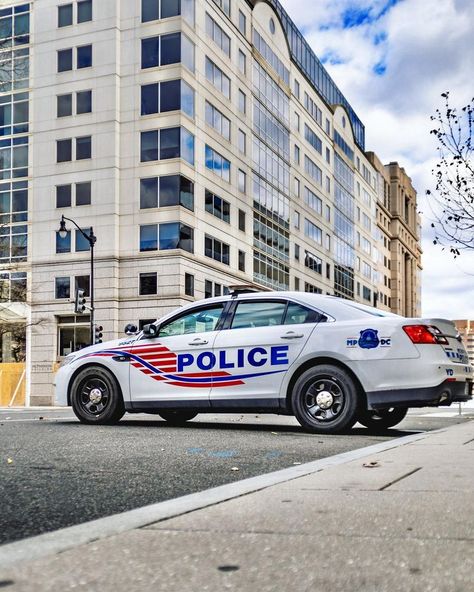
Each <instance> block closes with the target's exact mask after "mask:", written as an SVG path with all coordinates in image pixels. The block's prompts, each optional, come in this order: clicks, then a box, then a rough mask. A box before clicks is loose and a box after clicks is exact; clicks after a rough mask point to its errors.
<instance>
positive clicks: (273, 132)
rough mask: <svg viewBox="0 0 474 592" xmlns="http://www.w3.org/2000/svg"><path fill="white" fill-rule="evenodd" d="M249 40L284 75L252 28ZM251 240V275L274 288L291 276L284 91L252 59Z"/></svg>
mask: <svg viewBox="0 0 474 592" xmlns="http://www.w3.org/2000/svg"><path fill="white" fill-rule="evenodd" d="M253 36H254V43H257V44H258V46H257V49H258V51H259V52H260V53H261V54H262V56H263V57H264V58H265V59H266V60H267V62H268V63H269V66H270V67H272V68H273V70H274V71H275V72H276V73H277V74H278V75H279V76H280V77H281V78H283V79H284V80H286V79H288V82H289V73H288V70H287V69H286V68H285V67H284V66H283V64H282V63H281V62H280V60H279V59H278V58H277V56H276V55H275V54H274V53H273V51H272V50H271V49H270V47H269V46H268V45H267V44H266V42H265V41H264V40H263V38H262V37H261V36H260V35H259V34H258V33H257V32H256V31H255V30H254V35H253ZM253 75H254V77H253V92H254V97H253V115H254V121H253V138H252V160H253V169H254V170H253V202H254V213H253V246H254V265H253V276H254V279H255V281H257V282H259V283H261V284H264V285H265V286H268V287H271V288H274V289H276V290H287V289H288V288H289V282H290V270H289V267H288V261H289V254H290V234H289V221H290V205H289V199H288V197H286V196H287V195H288V194H289V192H290V163H289V159H290V131H289V127H288V126H289V112H290V101H289V97H288V95H287V94H286V93H285V92H284V91H283V89H282V88H280V87H279V85H278V84H277V83H276V82H275V80H274V79H273V78H272V76H271V75H270V74H269V72H267V71H266V70H265V69H264V68H263V67H262V65H261V64H259V63H258V62H257V61H256V60H255V59H254V60H253Z"/></svg>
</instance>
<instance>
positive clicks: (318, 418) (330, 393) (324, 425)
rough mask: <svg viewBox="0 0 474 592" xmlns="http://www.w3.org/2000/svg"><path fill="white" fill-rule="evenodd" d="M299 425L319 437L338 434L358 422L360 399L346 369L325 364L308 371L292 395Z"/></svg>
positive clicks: (300, 379) (294, 388)
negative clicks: (319, 435)
mask: <svg viewBox="0 0 474 592" xmlns="http://www.w3.org/2000/svg"><path fill="white" fill-rule="evenodd" d="M291 403H292V408H293V413H294V415H295V417H296V419H297V420H298V421H299V423H300V424H301V425H302V426H303V427H304V428H306V429H307V430H309V431H311V432H314V433H316V434H337V433H339V432H343V431H345V430H348V429H349V428H351V427H352V426H353V425H354V424H355V422H356V420H357V411H358V404H359V397H358V392H357V387H356V385H355V384H354V381H353V379H352V377H351V376H350V375H349V374H348V373H347V372H346V371H345V370H343V369H342V368H339V367H338V366H333V365H331V364H321V365H320V366H315V367H314V368H310V369H309V370H306V372H304V373H303V374H302V375H301V376H300V377H299V378H298V380H297V381H296V383H295V386H294V387H293V392H292V394H291Z"/></svg>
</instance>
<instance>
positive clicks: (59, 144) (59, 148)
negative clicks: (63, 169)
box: [56, 138, 72, 162]
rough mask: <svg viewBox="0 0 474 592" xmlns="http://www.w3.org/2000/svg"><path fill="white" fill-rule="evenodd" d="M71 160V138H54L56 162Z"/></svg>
mask: <svg viewBox="0 0 474 592" xmlns="http://www.w3.org/2000/svg"><path fill="white" fill-rule="evenodd" d="M71 160H72V140H71V139H70V138H69V139H66V140H56V162H69V161H71Z"/></svg>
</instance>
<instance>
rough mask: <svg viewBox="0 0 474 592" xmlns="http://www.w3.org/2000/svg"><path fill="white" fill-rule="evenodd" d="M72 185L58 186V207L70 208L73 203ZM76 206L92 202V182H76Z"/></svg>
mask: <svg viewBox="0 0 474 592" xmlns="http://www.w3.org/2000/svg"><path fill="white" fill-rule="evenodd" d="M72 187H73V186H72V185H71V184H68V185H57V186H56V207H57V208H69V207H70V206H71V205H72ZM75 194H76V206H88V205H90V203H91V182H90V181H85V182H82V183H76V184H75Z"/></svg>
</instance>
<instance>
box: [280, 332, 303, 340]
mask: <svg viewBox="0 0 474 592" xmlns="http://www.w3.org/2000/svg"><path fill="white" fill-rule="evenodd" d="M280 337H281V338H282V339H301V337H303V333H295V332H294V331H288V333H285V334H284V335H280Z"/></svg>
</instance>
